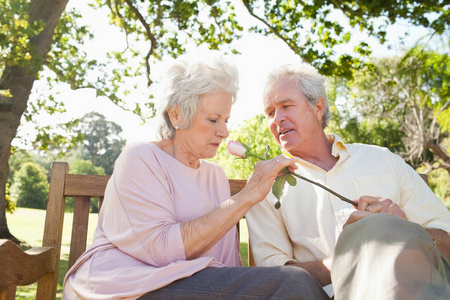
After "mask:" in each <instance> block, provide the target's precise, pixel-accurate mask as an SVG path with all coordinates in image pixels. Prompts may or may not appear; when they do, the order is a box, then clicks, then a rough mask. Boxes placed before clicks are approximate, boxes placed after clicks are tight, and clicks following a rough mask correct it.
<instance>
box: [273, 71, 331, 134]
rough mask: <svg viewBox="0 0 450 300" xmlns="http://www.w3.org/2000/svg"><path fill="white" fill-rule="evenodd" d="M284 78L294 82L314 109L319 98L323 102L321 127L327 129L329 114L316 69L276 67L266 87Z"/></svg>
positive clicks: (323, 86) (326, 98)
mask: <svg viewBox="0 0 450 300" xmlns="http://www.w3.org/2000/svg"><path fill="white" fill-rule="evenodd" d="M286 77H287V78H289V79H293V80H295V82H296V83H297V86H298V87H299V89H300V92H301V93H302V94H303V96H304V97H305V98H306V100H307V101H308V102H309V105H310V106H311V107H314V105H315V104H316V103H317V101H318V100H319V98H323V99H324V100H325V112H324V114H323V119H322V127H323V128H325V127H327V125H328V122H329V121H330V119H331V112H330V107H329V104H328V97H327V93H326V89H325V85H324V79H323V77H322V75H320V74H319V72H318V71H317V69H316V68H314V67H313V66H311V65H310V64H307V63H299V64H287V65H283V66H281V67H278V68H276V69H274V70H273V71H272V72H270V73H269V75H268V77H267V80H266V86H268V85H269V84H272V83H275V82H277V81H279V80H281V79H283V78H286Z"/></svg>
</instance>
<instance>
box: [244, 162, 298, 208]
mask: <svg viewBox="0 0 450 300" xmlns="http://www.w3.org/2000/svg"><path fill="white" fill-rule="evenodd" d="M296 162H297V159H296V158H288V157H285V156H283V155H280V156H277V157H275V158H272V159H269V160H260V161H258V162H257V163H256V165H255V170H254V171H253V174H252V175H251V177H250V178H249V180H248V181H247V185H246V186H245V187H244V188H243V189H242V191H241V192H240V193H239V194H241V193H242V194H243V195H245V198H246V199H247V200H251V201H252V204H253V205H254V204H256V203H258V202H260V201H262V200H263V199H264V198H265V197H266V196H267V194H268V193H269V192H270V190H271V188H272V185H273V183H274V181H275V179H276V178H277V177H278V175H281V174H282V173H280V171H281V170H282V169H283V168H285V167H288V169H289V171H290V172H292V171H294V170H296V169H297V168H298V167H297V165H296V164H295V163H296Z"/></svg>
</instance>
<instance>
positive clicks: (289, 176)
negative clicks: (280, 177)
mask: <svg viewBox="0 0 450 300" xmlns="http://www.w3.org/2000/svg"><path fill="white" fill-rule="evenodd" d="M286 179H287V182H288V183H289V185H290V186H296V185H297V179H296V178H295V177H294V176H292V174H287V175H286Z"/></svg>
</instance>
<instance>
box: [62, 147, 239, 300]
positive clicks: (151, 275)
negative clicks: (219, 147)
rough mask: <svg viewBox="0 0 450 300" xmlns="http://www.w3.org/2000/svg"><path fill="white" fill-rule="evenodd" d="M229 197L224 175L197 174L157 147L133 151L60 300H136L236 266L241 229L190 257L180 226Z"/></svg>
mask: <svg viewBox="0 0 450 300" xmlns="http://www.w3.org/2000/svg"><path fill="white" fill-rule="evenodd" d="M229 197H230V188H229V184H228V179H227V177H226V175H225V173H224V172H223V170H222V168H220V167H219V166H217V165H215V164H212V163H210V162H208V161H204V160H202V161H201V164H200V167H199V168H198V169H192V168H189V167H187V166H185V165H184V164H182V163H181V162H179V161H178V160H176V159H175V158H173V157H172V156H170V155H168V154H167V153H165V152H164V151H162V150H161V149H159V148H158V147H157V146H156V145H154V144H153V143H134V144H132V145H128V146H127V147H125V149H124V150H123V152H122V154H121V155H120V156H119V158H118V159H117V161H116V163H115V166H114V173H113V175H112V176H111V179H110V180H109V182H108V185H107V187H106V191H105V198H104V202H103V205H102V209H101V212H100V214H99V220H98V225H97V228H96V230H95V235H94V241H93V243H92V245H91V246H90V247H89V248H88V249H87V250H86V252H85V253H84V254H83V255H81V257H80V258H79V259H78V261H77V262H76V263H75V264H74V266H73V267H72V268H70V270H69V271H68V272H67V274H66V276H65V278H64V296H63V299H80V298H81V299H118V298H120V299H135V298H137V297H139V296H141V295H143V294H145V293H147V292H149V291H153V290H156V289H158V288H161V287H164V286H166V285H168V284H170V283H171V282H173V281H175V280H177V279H180V278H184V277H188V276H190V275H192V274H194V273H196V272H198V271H200V270H203V269H205V268H207V267H224V266H238V265H239V258H238V253H239V243H238V235H237V230H236V227H233V228H232V229H231V230H230V231H229V232H228V233H227V234H225V236H224V237H223V238H222V239H221V240H220V241H219V242H218V243H217V244H216V245H214V246H213V247H212V248H211V249H210V250H208V251H207V252H206V253H205V254H203V255H202V256H201V257H200V258H197V259H193V260H187V259H186V257H185V251H184V245H183V239H182V236H181V231H180V223H182V222H186V221H189V220H192V219H195V218H197V217H200V216H202V215H204V214H206V213H208V212H210V211H211V210H213V209H214V208H216V207H217V206H218V205H219V204H220V203H221V202H223V201H224V200H226V199H228V198H229Z"/></svg>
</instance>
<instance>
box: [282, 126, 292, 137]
mask: <svg viewBox="0 0 450 300" xmlns="http://www.w3.org/2000/svg"><path fill="white" fill-rule="evenodd" d="M293 130H294V129H292V128H288V129H283V130H281V131H280V133H279V134H278V136H282V135H285V134H286V133H289V132H291V131H293Z"/></svg>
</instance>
